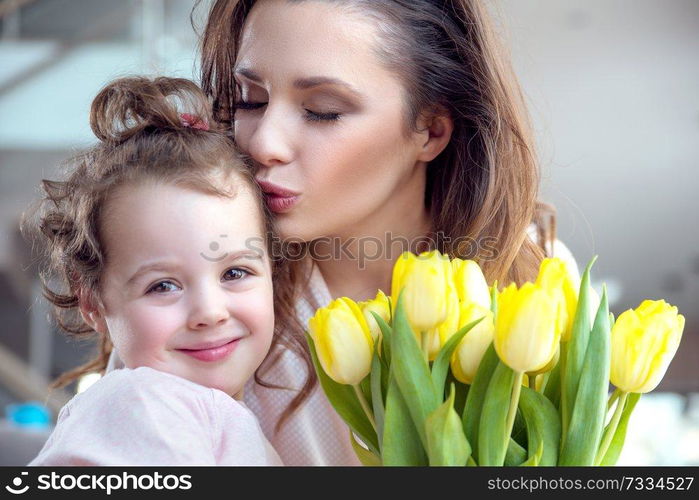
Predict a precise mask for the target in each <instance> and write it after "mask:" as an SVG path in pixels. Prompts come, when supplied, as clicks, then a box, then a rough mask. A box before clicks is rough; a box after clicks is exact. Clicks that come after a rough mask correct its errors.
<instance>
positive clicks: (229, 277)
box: [223, 267, 250, 281]
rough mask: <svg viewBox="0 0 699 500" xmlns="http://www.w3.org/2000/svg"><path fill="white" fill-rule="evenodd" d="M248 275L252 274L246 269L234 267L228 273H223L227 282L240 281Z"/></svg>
mask: <svg viewBox="0 0 699 500" xmlns="http://www.w3.org/2000/svg"><path fill="white" fill-rule="evenodd" d="M248 274H250V273H249V272H248V271H246V270H245V269H240V268H238V267H233V268H231V269H229V270H228V271H226V272H225V273H223V279H224V280H225V281H238V280H241V279H243V278H244V277H245V276H247V275H248Z"/></svg>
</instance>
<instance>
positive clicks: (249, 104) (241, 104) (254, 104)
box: [235, 101, 267, 109]
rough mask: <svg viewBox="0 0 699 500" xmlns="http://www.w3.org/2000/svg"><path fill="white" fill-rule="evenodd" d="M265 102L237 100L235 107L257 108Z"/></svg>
mask: <svg viewBox="0 0 699 500" xmlns="http://www.w3.org/2000/svg"><path fill="white" fill-rule="evenodd" d="M265 104H267V103H266V102H249V101H238V102H236V103H235V108H236V109H259V108H261V107H262V106H264V105H265Z"/></svg>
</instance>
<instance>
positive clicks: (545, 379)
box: [539, 371, 551, 394]
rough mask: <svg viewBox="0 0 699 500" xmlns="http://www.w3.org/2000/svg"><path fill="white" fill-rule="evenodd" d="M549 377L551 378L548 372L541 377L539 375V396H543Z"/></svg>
mask: <svg viewBox="0 0 699 500" xmlns="http://www.w3.org/2000/svg"><path fill="white" fill-rule="evenodd" d="M550 376H551V372H550V371H548V372H546V373H542V374H541V375H539V377H541V387H539V393H540V394H543V393H544V391H545V390H546V384H547V383H548V381H549V377H550Z"/></svg>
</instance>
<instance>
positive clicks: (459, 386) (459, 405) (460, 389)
mask: <svg viewBox="0 0 699 500" xmlns="http://www.w3.org/2000/svg"><path fill="white" fill-rule="evenodd" d="M452 384H454V387H456V396H455V397H454V410H455V411H456V413H458V414H459V415H463V414H464V407H465V406H466V398H467V397H468V391H469V386H468V385H466V384H464V383H463V382H459V381H458V380H457V379H456V378H455V377H454V374H453V373H451V370H450V371H449V372H448V373H447V385H448V386H451V385H452Z"/></svg>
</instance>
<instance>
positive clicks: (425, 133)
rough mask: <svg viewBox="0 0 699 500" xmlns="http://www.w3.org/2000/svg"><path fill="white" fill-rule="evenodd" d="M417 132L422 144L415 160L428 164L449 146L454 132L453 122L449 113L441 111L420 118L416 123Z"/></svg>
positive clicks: (444, 110)
mask: <svg viewBox="0 0 699 500" xmlns="http://www.w3.org/2000/svg"><path fill="white" fill-rule="evenodd" d="M418 130H420V132H421V134H420V135H421V140H422V144H421V147H420V152H419V153H418V157H417V159H418V160H419V161H424V162H430V161H432V160H434V159H435V158H436V157H437V155H439V153H441V152H442V151H444V148H446V147H447V144H449V141H450V140H451V134H452V132H453V131H454V121H453V120H452V119H451V116H450V115H449V112H448V111H447V110H446V109H443V110H442V111H441V112H439V113H432V114H430V115H423V116H421V117H420V119H419V121H418Z"/></svg>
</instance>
